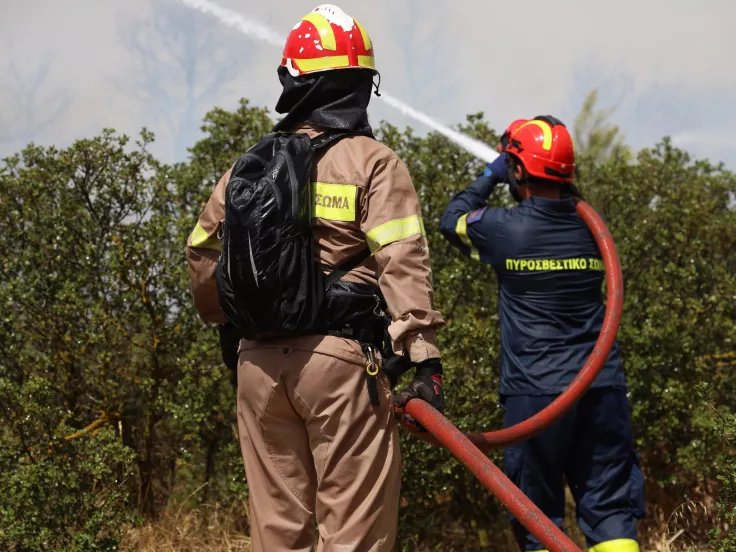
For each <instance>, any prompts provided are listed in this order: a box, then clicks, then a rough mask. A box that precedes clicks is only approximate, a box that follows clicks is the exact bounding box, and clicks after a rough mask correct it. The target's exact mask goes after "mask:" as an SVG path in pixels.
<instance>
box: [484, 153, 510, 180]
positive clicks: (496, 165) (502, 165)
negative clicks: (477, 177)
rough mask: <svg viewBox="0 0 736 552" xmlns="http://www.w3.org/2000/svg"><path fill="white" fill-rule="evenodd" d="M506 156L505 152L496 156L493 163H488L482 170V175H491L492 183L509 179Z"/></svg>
mask: <svg viewBox="0 0 736 552" xmlns="http://www.w3.org/2000/svg"><path fill="white" fill-rule="evenodd" d="M506 157H507V155H506V153H502V154H501V155H499V156H498V157H496V159H495V160H494V161H493V163H488V164H487V165H486V168H485V170H484V171H483V176H486V177H491V180H492V181H493V184H502V183H506V182H508V181H509V171H508V168H507V164H506Z"/></svg>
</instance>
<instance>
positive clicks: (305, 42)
mask: <svg viewBox="0 0 736 552" xmlns="http://www.w3.org/2000/svg"><path fill="white" fill-rule="evenodd" d="M281 65H282V66H284V67H286V68H287V69H288V70H289V72H290V73H291V74H292V75H293V76H295V77H298V76H302V75H306V74H308V73H316V72H318V71H328V70H332V69H370V70H372V71H373V72H375V71H376V65H375V61H374V59H373V44H372V43H371V39H370V37H369V36H368V33H367V32H366V31H365V29H364V28H363V26H362V25H361V24H360V23H358V21H357V20H356V19H353V18H352V17H350V16H349V15H347V14H346V13H345V12H344V11H342V10H341V9H340V8H338V7H337V6H333V5H331V4H322V5H321V6H318V7H316V8H314V11H312V12H311V13H308V14H307V15H305V16H304V17H302V18H301V20H300V21H299V23H297V24H296V25H295V26H294V28H293V29H292V30H291V32H290V33H289V36H288V37H287V39H286V46H285V47H284V53H283V55H282V57H281Z"/></svg>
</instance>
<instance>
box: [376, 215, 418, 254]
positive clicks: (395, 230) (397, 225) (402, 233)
mask: <svg viewBox="0 0 736 552" xmlns="http://www.w3.org/2000/svg"><path fill="white" fill-rule="evenodd" d="M417 234H421V235H422V236H426V233H425V232H424V221H423V220H422V218H421V217H419V216H417V215H412V216H410V217H406V218H400V219H395V220H390V221H388V222H384V223H383V224H380V225H378V226H376V227H375V228H373V229H371V230H369V231H368V232H366V234H365V237H366V239H367V240H368V247H369V248H370V250H371V253H375V252H376V251H378V250H379V249H381V248H382V247H384V246H386V245H388V244H390V243H393V242H395V241H399V240H403V239H404V238H410V237H412V236H416V235H417Z"/></svg>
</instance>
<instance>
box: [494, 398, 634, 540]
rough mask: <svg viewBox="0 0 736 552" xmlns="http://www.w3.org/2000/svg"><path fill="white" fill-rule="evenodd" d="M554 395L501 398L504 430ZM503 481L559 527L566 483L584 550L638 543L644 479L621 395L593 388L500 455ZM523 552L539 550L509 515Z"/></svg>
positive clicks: (530, 537)
mask: <svg viewBox="0 0 736 552" xmlns="http://www.w3.org/2000/svg"><path fill="white" fill-rule="evenodd" d="M555 398H556V396H530V395H520V396H507V397H504V398H503V399H502V405H503V407H504V409H505V417H504V425H505V426H506V427H509V426H511V425H514V424H517V423H519V422H522V421H524V420H526V419H527V418H529V417H531V416H533V415H534V414H536V413H537V412H539V411H541V410H542V409H543V408H544V407H546V406H547V405H549V404H550V403H551V402H552V401H553V400H554V399H555ZM503 461H504V471H505V472H506V475H507V476H508V477H509V478H510V479H511V480H512V481H513V482H514V483H515V484H516V485H517V486H518V487H519V488H520V489H521V490H522V491H523V492H524V493H525V494H526V495H527V496H528V497H529V498H530V499H531V500H532V501H533V502H534V503H535V504H536V505H537V506H538V507H539V508H540V509H541V510H542V511H543V512H544V513H545V514H546V515H547V517H549V518H550V519H551V520H552V521H553V522H554V523H556V524H557V526H558V527H561V526H562V520H563V519H564V517H565V487H564V485H565V481H567V484H568V485H569V487H570V491H571V492H572V496H573V498H574V499H575V503H576V505H577V512H576V514H577V516H576V517H577V522H578V526H579V527H580V529H581V530H582V531H583V533H585V536H586V538H587V541H588V546H589V547H592V546H595V545H597V544H600V543H605V542H608V541H613V540H618V539H632V540H638V539H637V530H636V520H637V519H641V518H642V517H644V515H645V502H644V477H643V475H642V472H641V469H640V466H639V458H638V455H637V454H636V452H635V451H634V446H633V438H632V431H631V421H630V417H629V404H628V400H627V398H626V393H625V391H622V390H619V389H613V388H600V389H591V390H589V391H588V392H587V393H586V394H585V396H584V397H583V398H582V399H581V400H580V401H579V402H578V404H577V405H576V406H575V407H573V409H572V410H571V411H570V412H568V413H567V415H565V417H564V418H562V419H561V420H560V421H558V422H557V423H556V424H555V425H553V426H552V427H551V428H549V429H548V430H546V431H545V432H544V433H542V434H540V435H539V436H537V437H535V438H533V439H530V440H528V441H525V442H523V443H519V444H517V445H513V446H510V447H508V448H506V449H505V450H504V457H503ZM511 522H512V525H513V528H514V534H515V535H516V539H517V541H518V543H519V546H520V547H521V549H522V550H526V551H531V550H543V549H544V546H542V545H541V544H540V543H539V541H538V540H537V539H536V538H535V537H533V536H532V535H531V534H530V533H529V532H528V531H527V530H526V529H524V527H523V526H522V525H521V524H519V523H518V522H517V521H516V520H515V519H514V517H513V516H511Z"/></svg>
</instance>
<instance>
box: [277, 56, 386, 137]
mask: <svg viewBox="0 0 736 552" xmlns="http://www.w3.org/2000/svg"><path fill="white" fill-rule="evenodd" d="M278 73H279V80H280V81H281V84H282V86H283V87H284V89H283V92H282V93H281V97H280V98H279V101H278V102H277V103H276V112H277V113H286V114H287V115H286V117H284V118H283V119H282V120H281V121H279V122H278V123H277V124H276V126H275V127H274V130H276V131H289V130H291V129H293V128H294V127H295V126H296V125H298V124H300V123H307V124H310V125H314V126H318V127H322V128H328V129H335V130H350V131H355V132H361V133H366V134H370V135H372V132H373V130H372V129H371V125H370V124H369V123H368V111H367V108H368V103H369V102H370V100H371V90H372V88H373V71H370V70H367V69H346V70H344V71H334V70H333V71H324V72H322V73H316V74H313V75H305V76H301V77H294V76H292V75H291V74H290V73H289V71H288V69H287V68H286V67H283V66H281V67H279V69H278Z"/></svg>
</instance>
